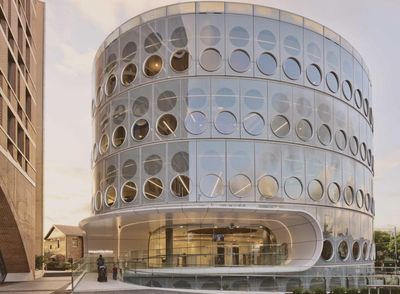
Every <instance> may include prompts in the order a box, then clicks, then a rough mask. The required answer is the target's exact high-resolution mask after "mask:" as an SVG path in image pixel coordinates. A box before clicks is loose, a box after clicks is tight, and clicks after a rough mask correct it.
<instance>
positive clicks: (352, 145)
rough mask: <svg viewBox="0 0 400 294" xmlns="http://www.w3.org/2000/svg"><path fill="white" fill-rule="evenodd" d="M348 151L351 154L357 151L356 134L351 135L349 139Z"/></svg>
mask: <svg viewBox="0 0 400 294" xmlns="http://www.w3.org/2000/svg"><path fill="white" fill-rule="evenodd" d="M349 147H350V151H351V153H352V154H353V155H357V153H358V139H357V137H356V136H352V137H351V138H350V140H349Z"/></svg>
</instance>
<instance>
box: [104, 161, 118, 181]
mask: <svg viewBox="0 0 400 294" xmlns="http://www.w3.org/2000/svg"><path fill="white" fill-rule="evenodd" d="M105 176H106V178H105V180H106V183H107V184H109V185H111V184H112V183H114V181H115V178H116V177H117V169H116V168H115V166H114V165H110V166H108V167H107V170H106V175H105Z"/></svg>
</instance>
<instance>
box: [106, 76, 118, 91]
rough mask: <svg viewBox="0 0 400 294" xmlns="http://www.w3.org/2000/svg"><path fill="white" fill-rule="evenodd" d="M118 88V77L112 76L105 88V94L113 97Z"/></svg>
mask: <svg viewBox="0 0 400 294" xmlns="http://www.w3.org/2000/svg"><path fill="white" fill-rule="evenodd" d="M116 87H117V77H116V76H115V75H114V74H112V75H110V76H109V77H108V79H107V82H106V87H105V92H106V95H107V96H111V95H112V94H113V93H114V91H115V88H116Z"/></svg>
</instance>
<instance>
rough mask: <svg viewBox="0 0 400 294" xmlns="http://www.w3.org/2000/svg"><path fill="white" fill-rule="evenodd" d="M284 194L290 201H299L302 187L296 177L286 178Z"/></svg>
mask: <svg viewBox="0 0 400 294" xmlns="http://www.w3.org/2000/svg"><path fill="white" fill-rule="evenodd" d="M285 193H286V195H287V196H288V197H289V198H291V199H294V200H296V199H299V198H300V196H301V193H303V185H302V184H301V182H300V180H299V179H298V178H296V177H291V178H288V179H287V180H286V181H285Z"/></svg>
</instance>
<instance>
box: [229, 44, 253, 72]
mask: <svg viewBox="0 0 400 294" xmlns="http://www.w3.org/2000/svg"><path fill="white" fill-rule="evenodd" d="M229 65H230V66H231V68H232V69H233V70H234V71H236V72H239V73H242V72H246V71H247V70H248V69H249V67H250V56H249V54H248V53H247V52H246V51H244V50H241V49H237V50H235V51H233V52H232V53H231V56H230V58H229Z"/></svg>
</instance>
